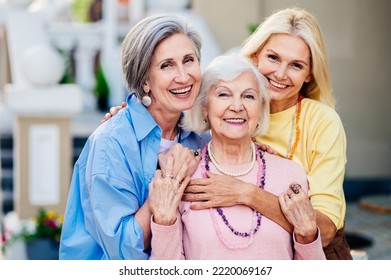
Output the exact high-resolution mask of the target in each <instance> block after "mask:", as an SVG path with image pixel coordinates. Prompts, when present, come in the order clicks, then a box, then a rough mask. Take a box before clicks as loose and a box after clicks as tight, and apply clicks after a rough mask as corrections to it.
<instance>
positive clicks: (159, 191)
mask: <svg viewBox="0 0 391 280" xmlns="http://www.w3.org/2000/svg"><path fill="white" fill-rule="evenodd" d="M173 165H174V158H173V157H172V156H168V158H167V166H166V173H163V172H162V171H161V170H156V172H155V176H154V178H153V179H152V181H151V183H150V184H149V186H148V187H149V196H148V200H149V208H150V210H151V212H152V214H153V219H154V222H155V223H157V224H160V225H172V224H174V223H175V221H176V212H177V208H178V206H179V203H180V201H181V197H182V195H183V192H184V190H185V188H186V186H187V184H188V183H189V181H190V177H188V176H187V177H186V171H187V166H186V164H184V165H183V166H182V167H181V168H180V170H179V172H178V174H177V176H176V177H173V176H172V175H171V174H172V168H173Z"/></svg>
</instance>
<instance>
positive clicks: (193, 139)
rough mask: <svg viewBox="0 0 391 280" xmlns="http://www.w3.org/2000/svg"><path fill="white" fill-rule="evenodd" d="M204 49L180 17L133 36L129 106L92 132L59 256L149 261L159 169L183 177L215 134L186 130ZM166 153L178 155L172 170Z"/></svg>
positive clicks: (157, 21) (125, 60)
mask: <svg viewBox="0 0 391 280" xmlns="http://www.w3.org/2000/svg"><path fill="white" fill-rule="evenodd" d="M200 48H201V40H200V36H199V35H198V33H197V32H196V31H194V30H193V29H192V28H191V27H190V26H189V25H188V24H187V23H186V21H185V20H183V19H182V18H180V17H178V16H174V15H154V16H150V17H147V18H145V19H143V20H141V21H140V22H139V23H138V24H136V25H135V26H134V27H133V28H132V29H131V30H130V31H129V32H128V34H127V35H126V37H125V39H124V42H123V44H122V70H123V75H124V78H125V81H126V84H127V87H128V89H129V95H128V97H127V100H126V101H127V102H126V108H124V109H123V110H121V112H119V113H118V114H117V115H116V116H115V117H112V118H111V119H110V120H109V121H107V122H105V123H104V124H102V125H100V126H99V127H98V128H97V129H96V130H95V131H94V132H93V133H92V135H91V136H90V137H89V138H88V140H87V142H86V144H85V147H84V148H83V151H82V152H81V154H80V156H79V158H78V160H77V162H76V163H75V166H74V171H73V177H72V182H71V186H70V191H69V196H68V197H69V199H68V202H67V207H66V211H65V218H64V225H63V230H62V234H61V242H60V259H99V260H100V259H134V260H135V259H137V260H139V259H148V258H149V255H150V241H151V228H150V221H151V211H150V209H149V203H148V184H149V183H150V182H151V180H152V178H153V177H154V174H155V172H157V171H156V168H157V167H159V169H160V170H159V171H158V172H160V173H159V174H160V177H161V178H162V179H163V178H164V180H166V181H167V180H174V179H175V182H177V181H178V182H180V181H182V180H183V179H184V178H185V177H186V176H189V175H190V174H192V173H193V172H194V170H195V169H196V168H197V166H198V162H199V161H200V156H195V155H194V152H193V150H195V149H199V148H200V147H202V146H203V145H205V143H207V142H208V141H209V139H210V134H208V133H204V134H197V133H194V132H192V131H186V130H183V129H181V128H180V127H179V123H180V119H181V118H182V116H183V112H184V111H186V110H189V109H190V108H191V107H192V106H193V104H194V101H195V99H196V98H197V96H198V93H199V90H200V86H201V69H200ZM140 101H141V102H140ZM166 154H170V155H173V156H175V158H176V160H175V164H176V165H175V166H172V165H170V168H169V169H167V168H165V166H167V162H168V161H169V160H170V159H169V157H165V156H164V155H166Z"/></svg>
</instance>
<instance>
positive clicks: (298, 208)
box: [278, 184, 326, 260]
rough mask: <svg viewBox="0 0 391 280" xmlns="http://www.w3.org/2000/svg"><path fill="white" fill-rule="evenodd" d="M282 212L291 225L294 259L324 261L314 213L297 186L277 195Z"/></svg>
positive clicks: (306, 197)
mask: <svg viewBox="0 0 391 280" xmlns="http://www.w3.org/2000/svg"><path fill="white" fill-rule="evenodd" d="M278 198H279V203H280V205H281V209H282V212H283V213H284V215H285V217H286V218H287V219H288V221H289V222H290V223H291V224H292V225H293V228H294V229H293V243H294V249H295V256H294V258H295V259H299V260H305V259H325V258H326V257H325V254H324V252H323V246H322V243H321V236H320V229H319V227H318V226H317V225H316V212H315V210H314V208H313V207H312V205H311V202H310V200H309V197H308V195H307V194H306V193H305V192H304V191H303V190H302V189H301V186H300V185H299V184H291V185H290V186H289V189H288V191H287V192H286V193H282V194H281V195H279V197H278Z"/></svg>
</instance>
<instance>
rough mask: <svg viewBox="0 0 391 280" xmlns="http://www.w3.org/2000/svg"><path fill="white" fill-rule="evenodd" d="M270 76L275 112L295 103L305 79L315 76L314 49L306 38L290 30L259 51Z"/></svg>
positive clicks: (260, 64)
mask: <svg viewBox="0 0 391 280" xmlns="http://www.w3.org/2000/svg"><path fill="white" fill-rule="evenodd" d="M257 59H258V61H257V64H258V69H259V71H260V72H261V73H262V74H263V75H264V76H265V77H266V78H267V80H268V81H269V83H268V92H269V95H270V98H271V104H270V105H271V106H270V111H271V113H275V112H279V111H282V110H285V109H287V108H290V107H292V106H294V105H295V104H296V102H297V98H298V94H299V92H300V89H301V87H302V86H303V84H304V82H309V81H310V80H311V53H310V50H309V48H308V45H307V44H306V43H305V41H304V40H303V39H301V38H299V37H295V36H291V35H288V34H276V35H272V36H271V37H270V38H269V39H268V41H267V42H266V44H265V45H264V46H263V48H262V49H261V50H260V51H259V52H258V54H257Z"/></svg>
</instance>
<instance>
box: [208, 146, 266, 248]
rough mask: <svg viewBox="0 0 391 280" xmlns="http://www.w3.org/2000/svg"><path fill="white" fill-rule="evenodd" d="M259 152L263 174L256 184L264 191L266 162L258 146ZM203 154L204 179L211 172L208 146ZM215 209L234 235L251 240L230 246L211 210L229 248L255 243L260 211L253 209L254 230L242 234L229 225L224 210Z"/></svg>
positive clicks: (259, 161)
mask: <svg viewBox="0 0 391 280" xmlns="http://www.w3.org/2000/svg"><path fill="white" fill-rule="evenodd" d="M257 150H258V156H257V157H256V158H257V163H258V170H260V169H262V174H261V173H260V172H258V173H257V174H258V175H257V183H256V184H257V185H258V186H259V187H260V188H261V189H264V187H265V177H266V162H265V158H264V157H263V152H262V150H261V148H260V147H259V146H257ZM202 153H203V157H202V158H203V159H205V161H204V164H203V165H202V166H203V169H204V170H203V177H204V178H206V174H205V171H206V170H207V171H210V167H209V153H208V149H207V146H205V148H204V149H203V151H202ZM214 209H215V210H216V212H217V213H218V214H219V216H220V217H221V219H222V220H223V222H224V224H225V225H226V226H227V227H228V228H229V230H230V231H231V232H232V233H233V234H235V235H237V236H241V237H249V238H250V240H249V242H248V243H247V244H245V245H230V244H228V242H227V241H226V240H225V239H224V238H223V236H222V233H221V231H220V230H219V229H218V227H217V224H216V221H215V219H214V213H213V212H214V211H213V210H212V209H210V210H211V215H212V219H213V221H214V225H215V229H216V231H217V234H218V236H219V238H220V240H221V241H222V242H223V243H224V244H225V245H226V246H227V247H229V248H231V249H238V248H245V247H247V246H249V245H250V244H251V243H252V242H253V235H254V234H255V233H256V232H257V231H258V230H259V228H260V226H261V220H262V214H261V213H259V212H258V211H254V210H253V209H252V211H253V215H254V216H255V217H256V220H255V219H254V224H253V226H252V228H251V229H250V231H248V232H240V231H238V230H236V229H235V228H234V227H233V226H232V225H231V224H230V223H229V221H228V219H227V217H226V216H225V214H224V211H223V209H221V208H220V207H216V208H214ZM255 217H254V218H255Z"/></svg>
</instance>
